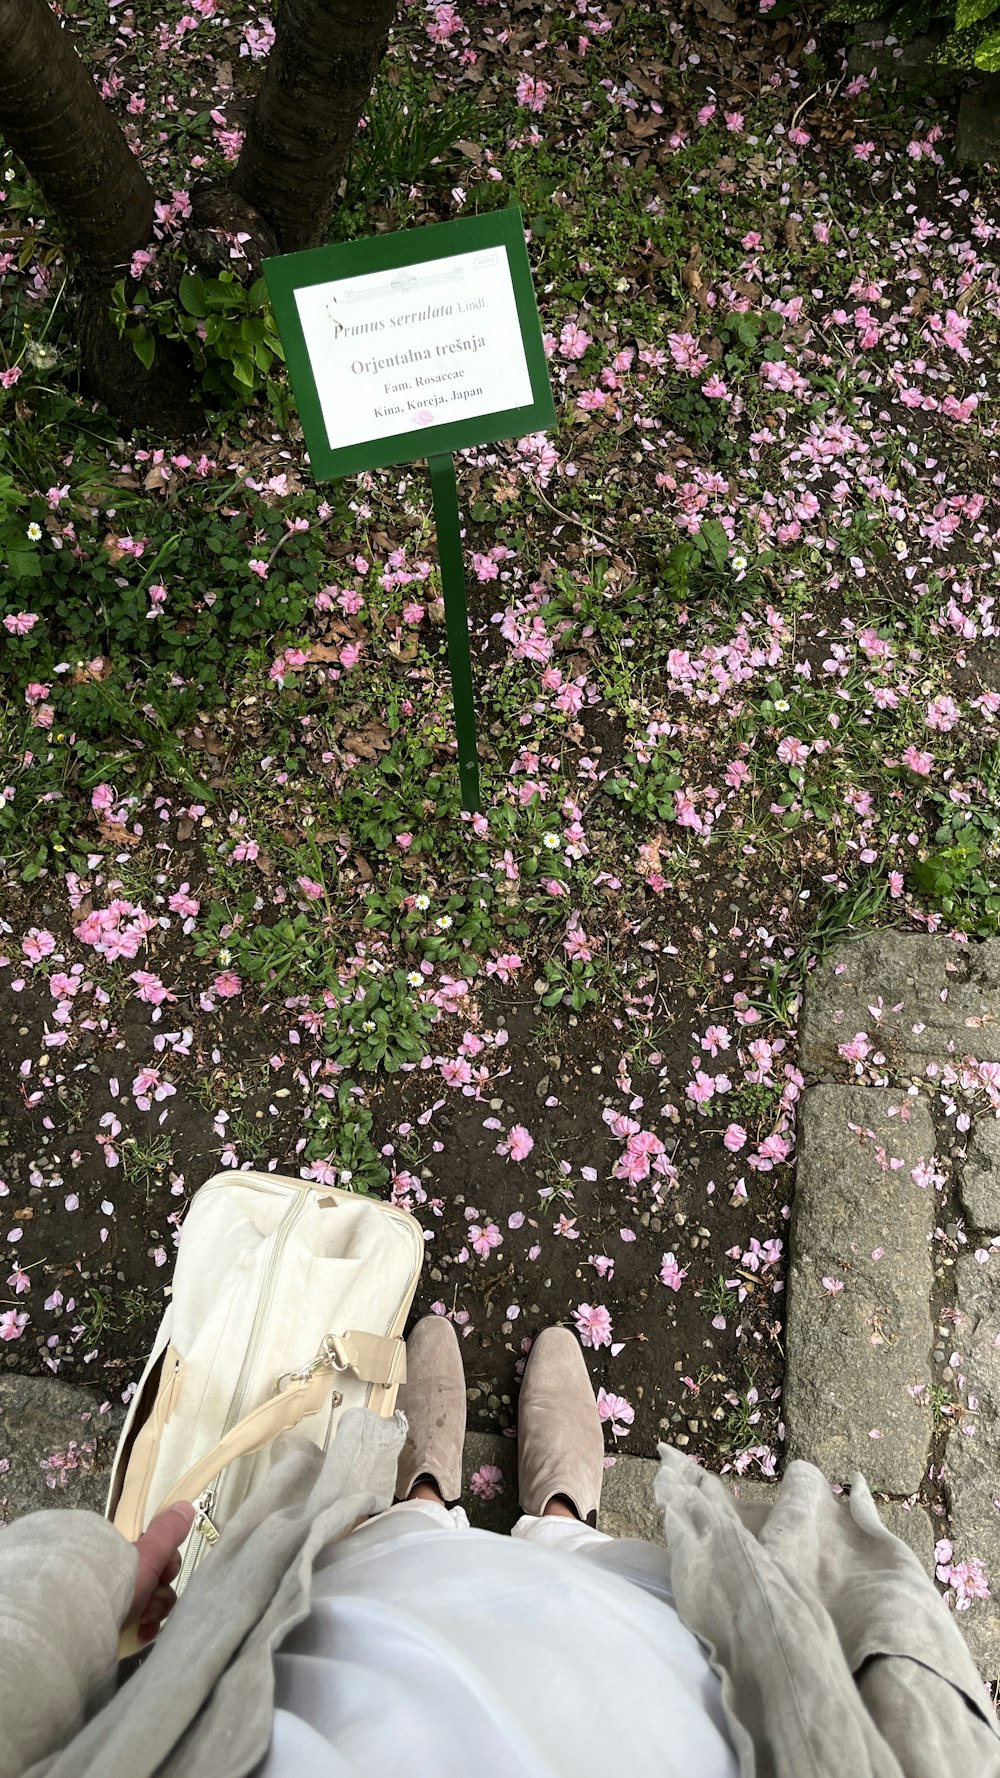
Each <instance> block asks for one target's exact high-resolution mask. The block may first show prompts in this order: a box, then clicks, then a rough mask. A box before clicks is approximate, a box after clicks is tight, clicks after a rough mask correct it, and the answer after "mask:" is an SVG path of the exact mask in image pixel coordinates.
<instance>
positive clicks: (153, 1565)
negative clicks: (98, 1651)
mask: <svg viewBox="0 0 1000 1778" xmlns="http://www.w3.org/2000/svg"><path fill="white" fill-rule="evenodd" d="M194 1518H195V1511H194V1507H193V1506H192V1505H191V1502H190V1501H189V1500H182V1501H179V1502H178V1503H177V1505H176V1506H169V1507H168V1508H167V1510H166V1512H163V1513H158V1514H157V1516H156V1518H155V1519H153V1520H152V1522H151V1524H150V1525H149V1528H148V1530H146V1531H144V1532H143V1534H142V1536H141V1537H140V1538H139V1539H138V1540H137V1542H136V1546H135V1547H136V1549H137V1550H138V1552H139V1572H138V1573H137V1575H136V1577H135V1598H134V1599H133V1601H132V1609H131V1611H130V1612H129V1615H128V1618H127V1619H126V1622H125V1628H126V1629H127V1628H128V1627H129V1626H130V1625H132V1624H135V1625H136V1626H137V1633H138V1638H139V1642H140V1645H141V1646H142V1647H145V1645H146V1644H147V1643H148V1642H152V1640H153V1638H154V1636H156V1635H157V1633H158V1631H159V1628H160V1625H161V1624H162V1622H163V1620H164V1618H165V1617H168V1616H169V1614H170V1612H171V1611H173V1608H174V1606H175V1605H176V1603H177V1595H176V1593H175V1592H174V1589H173V1587H172V1586H171V1584H170V1583H171V1581H174V1580H176V1579H177V1575H178V1572H179V1570H180V1565H181V1559H180V1556H179V1555H178V1553H177V1552H178V1550H179V1549H180V1546H181V1544H182V1543H183V1542H184V1539H185V1538H186V1537H187V1535H188V1532H189V1531H190V1529H191V1526H192V1525H193V1524H194Z"/></svg>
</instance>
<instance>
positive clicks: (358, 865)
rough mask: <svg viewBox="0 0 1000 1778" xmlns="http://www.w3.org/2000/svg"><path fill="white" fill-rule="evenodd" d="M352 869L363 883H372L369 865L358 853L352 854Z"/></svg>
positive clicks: (373, 879) (372, 877) (372, 878)
mask: <svg viewBox="0 0 1000 1778" xmlns="http://www.w3.org/2000/svg"><path fill="white" fill-rule="evenodd" d="M354 868H355V870H356V871H357V873H358V876H359V877H360V878H361V881H362V882H363V883H374V881H375V878H374V876H373V874H372V868H371V865H370V864H369V863H368V860H367V858H362V856H361V853H360V852H355V854H354Z"/></svg>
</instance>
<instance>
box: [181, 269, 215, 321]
mask: <svg viewBox="0 0 1000 1778" xmlns="http://www.w3.org/2000/svg"><path fill="white" fill-rule="evenodd" d="M178 294H179V295H180V299H181V307H182V308H183V309H186V310H187V312H188V314H189V315H196V316H197V317H198V319H199V320H203V319H204V317H205V316H206V315H207V314H208V304H207V302H206V300H205V282H204V279H203V278H198V277H194V276H192V274H191V273H190V272H185V274H184V276H183V278H182V279H181V282H180V291H179V293H178Z"/></svg>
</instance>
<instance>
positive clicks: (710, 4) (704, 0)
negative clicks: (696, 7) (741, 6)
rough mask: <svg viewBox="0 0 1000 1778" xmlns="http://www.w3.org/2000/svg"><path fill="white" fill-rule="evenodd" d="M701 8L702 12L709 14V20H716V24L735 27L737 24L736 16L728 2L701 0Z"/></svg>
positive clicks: (722, 0) (723, 0)
mask: <svg viewBox="0 0 1000 1778" xmlns="http://www.w3.org/2000/svg"><path fill="white" fill-rule="evenodd" d="M701 7H702V11H703V12H707V13H708V16H709V18H710V19H714V20H715V22H716V24H719V25H735V23H736V14H735V12H734V11H733V9H732V7H731V6H727V5H726V0H701Z"/></svg>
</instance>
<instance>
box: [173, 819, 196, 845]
mask: <svg viewBox="0 0 1000 1778" xmlns="http://www.w3.org/2000/svg"><path fill="white" fill-rule="evenodd" d="M193 833H194V822H193V821H190V820H189V819H188V817H187V816H186V815H182V816H181V819H180V820H179V821H178V823H177V838H178V839H179V840H189V839H190V838H191V835H192V834H193Z"/></svg>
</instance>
